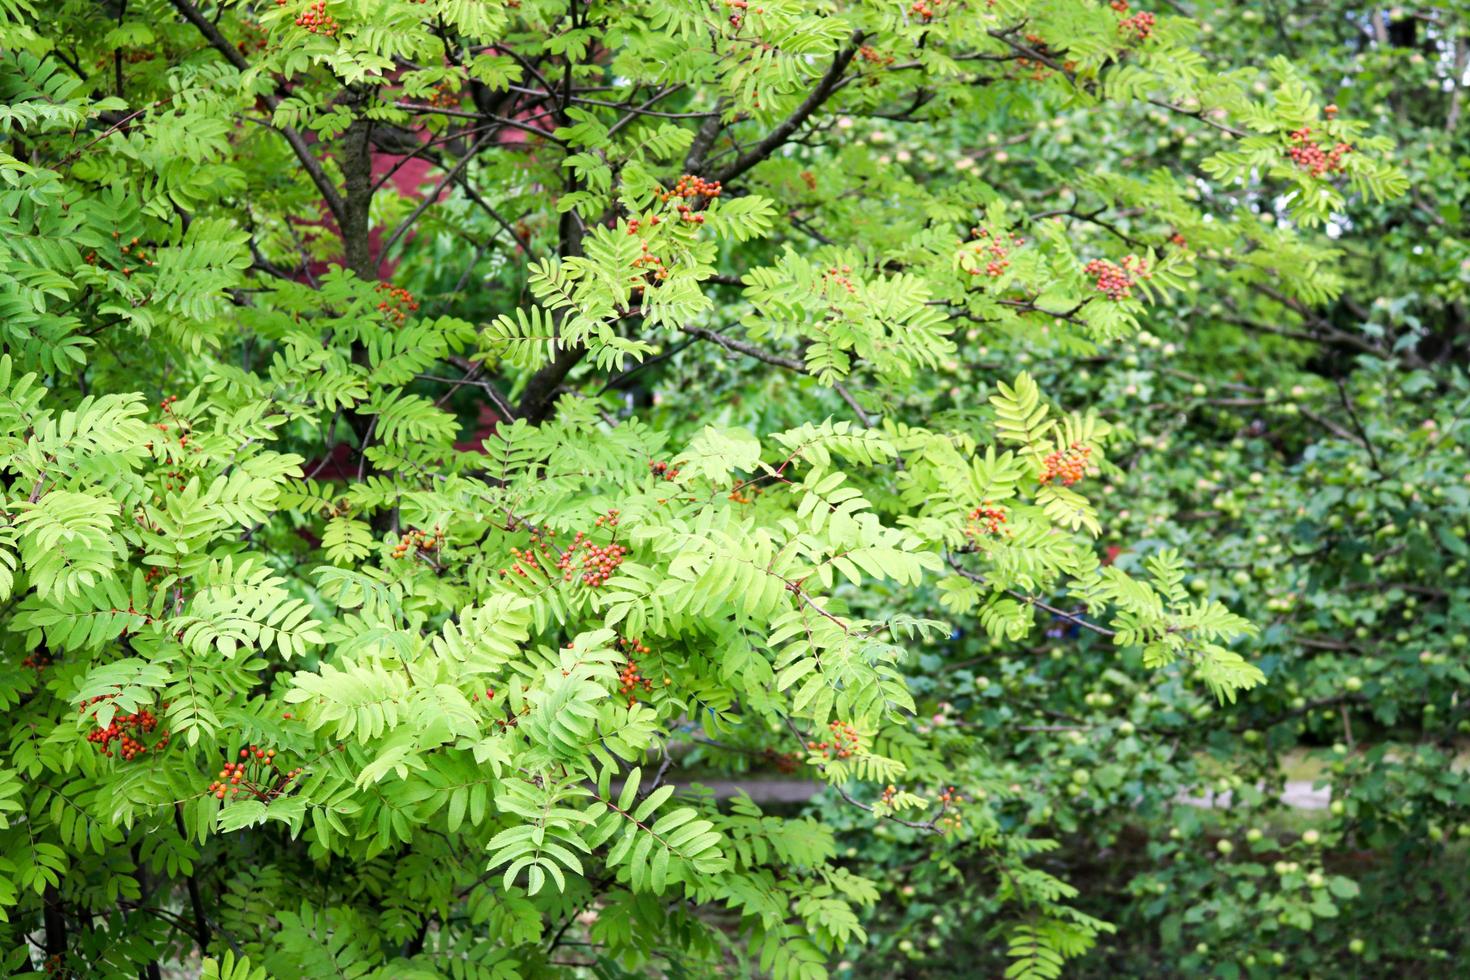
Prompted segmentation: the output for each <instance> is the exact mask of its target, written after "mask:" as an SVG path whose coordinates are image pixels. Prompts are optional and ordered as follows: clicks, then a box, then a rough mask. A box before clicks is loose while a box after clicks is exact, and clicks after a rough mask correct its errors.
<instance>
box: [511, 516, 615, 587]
mask: <svg viewBox="0 0 1470 980" xmlns="http://www.w3.org/2000/svg"><path fill="white" fill-rule="evenodd" d="M595 526H597V527H600V528H601V527H609V528H615V527H617V526H618V512H617V511H615V510H610V511H608V512H607V513H606V514H604V515H603V516H601V517H599V518H598V519H597V521H596V522H595ZM555 537H556V531H555V530H553V529H550V528H548V529H546V530H545V531H542V530H532V532H531V544H530V546H529V547H527V548H511V549H510V555H511V558H512V559H513V561H512V562H511V564H510V565H508V566H507V567H505V568H502V569H501V570H500V574H501V576H506V575H512V574H514V575H519V576H520V577H521V578H534V577H535V576H536V575H537V574H542V575H544V574H548V569H547V566H546V564H545V563H544V561H543V559H549V558H550V557H551V555H552V554H553V553H554V554H555V555H556V563H555V566H554V567H555V573H556V574H560V575H561V579H562V581H563V582H570V581H572V580H573V579H574V578H576V577H577V576H579V575H580V576H581V578H582V584H584V585H589V586H591V587H593V588H596V587H598V586H600V585H602V584H603V583H604V582H606V581H607V580H608V579H609V578H611V577H612V574H613V572H614V571H616V570H617V567H618V566H619V565H621V564H622V563H623V560H624V559H625V558H626V557H627V555H628V549H627V548H626V547H624V546H623V545H620V544H618V543H617V542H616V541H613V542H612V543H610V544H606V545H599V544H596V543H595V542H593V540H592V539H591V538H589V537H588V536H587V534H586V532H584V531H578V532H577V536H576V537H575V538H574V539H573V540H572V543H571V544H570V545H569V546H568V547H567V549H566V550H565V551H558V550H556V542H555V541H553V540H552V539H553V538H555Z"/></svg>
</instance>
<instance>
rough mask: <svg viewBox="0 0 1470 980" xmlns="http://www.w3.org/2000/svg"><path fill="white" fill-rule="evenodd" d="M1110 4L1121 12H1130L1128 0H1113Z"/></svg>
mask: <svg viewBox="0 0 1470 980" xmlns="http://www.w3.org/2000/svg"><path fill="white" fill-rule="evenodd" d="M1108 6H1109V7H1112V8H1113V9H1114V10H1116V11H1117V12H1118V13H1120V14H1126V13H1127V12H1128V0H1113V2H1112V3H1110V4H1108Z"/></svg>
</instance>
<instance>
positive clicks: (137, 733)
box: [80, 694, 169, 762]
mask: <svg viewBox="0 0 1470 980" xmlns="http://www.w3.org/2000/svg"><path fill="white" fill-rule="evenodd" d="M116 696H117V695H115V694H103V695H101V696H99V697H95V698H92V699H91V700H90V701H87V702H85V703H84V704H82V706H81V708H80V711H81V713H82V714H86V711H87V709H88V708H89V707H91V706H92V705H94V704H96V703H98V702H99V701H109V700H111V699H112V698H114V697H116ZM157 727H158V717H157V716H156V715H154V714H153V712H151V711H149V710H148V709H147V708H140V709H139V710H137V711H134V712H132V713H130V714H125V715H113V716H112V723H111V724H109V725H108V726H107V727H106V728H102V727H98V728H96V729H94V730H93V731H91V732H88V733H87V741H89V742H91V743H92V744H93V745H96V746H97V748H98V751H100V752H101V753H102V754H103V755H105V756H107V757H108V758H111V757H112V754H113V752H114V749H113V748H112V743H113V742H116V743H117V749H116V752H117V754H118V755H119V756H120V757H121V758H122V760H123V761H124V762H131V761H133V760H134V759H136V758H137V757H138V756H140V755H142V754H143V753H145V752H147V751H148V749H149V746H148V745H145V744H144V743H143V741H142V738H143V736H144V735H150V734H152V733H153V731H154V729H156V728H157ZM168 741H169V734H168V729H166V728H165V729H164V730H163V731H162V732H160V733H159V736H158V741H156V742H154V743H153V746H152V748H153V750H154V751H155V752H161V751H163V750H164V749H166V748H168Z"/></svg>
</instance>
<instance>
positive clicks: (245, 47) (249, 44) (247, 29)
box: [235, 18, 270, 54]
mask: <svg viewBox="0 0 1470 980" xmlns="http://www.w3.org/2000/svg"><path fill="white" fill-rule="evenodd" d="M240 28H241V30H243V31H244V33H245V36H244V37H243V38H241V39H240V40H238V41H236V42H235V49H236V50H237V51H239V52H240V53H241V54H250V53H251V52H253V51H264V50H265V46H266V43H267V42H268V41H269V40H270V35H269V34H268V33H266V29H265V28H264V27H262V26H261V25H260V22H259V21H254V20H250V19H248V18H247V19H245V20H243V21H241V22H240Z"/></svg>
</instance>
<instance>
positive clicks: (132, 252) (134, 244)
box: [112, 232, 153, 277]
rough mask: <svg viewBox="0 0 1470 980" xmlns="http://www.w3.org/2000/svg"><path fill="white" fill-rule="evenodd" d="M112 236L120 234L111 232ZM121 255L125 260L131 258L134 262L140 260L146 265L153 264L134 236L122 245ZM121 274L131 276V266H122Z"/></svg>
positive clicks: (116, 236) (115, 236) (118, 236)
mask: <svg viewBox="0 0 1470 980" xmlns="http://www.w3.org/2000/svg"><path fill="white" fill-rule="evenodd" d="M112 237H114V238H120V237H122V236H120V235H119V234H118V233H117V232H113V233H112ZM122 257H123V258H124V259H125V260H126V259H132V260H133V261H134V262H142V263H143V264H144V265H148V266H151V265H152V264H153V260H152V259H150V258H149V257H148V253H147V252H145V251H143V248H142V246H140V245H139V244H138V239H136V238H134V239H132V240H131V241H129V242H128V243H127V244H126V245H124V246H123V247H122ZM122 274H123V275H125V276H129V277H131V276H132V274H133V267H132V266H130V265H125V266H123V267H122Z"/></svg>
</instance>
